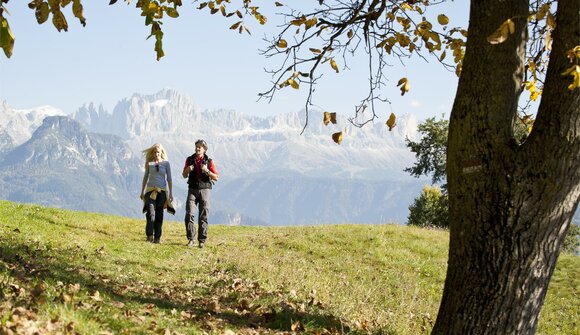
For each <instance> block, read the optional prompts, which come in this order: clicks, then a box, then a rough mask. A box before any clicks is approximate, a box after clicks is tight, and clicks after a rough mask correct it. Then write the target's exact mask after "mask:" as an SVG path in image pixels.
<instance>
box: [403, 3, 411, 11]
mask: <svg viewBox="0 0 580 335" xmlns="http://www.w3.org/2000/svg"><path fill="white" fill-rule="evenodd" d="M401 8H403V10H406V9H408V10H413V7H411V6H410V5H409V4H408V3H406V2H404V3H403V4H402V5H401Z"/></svg>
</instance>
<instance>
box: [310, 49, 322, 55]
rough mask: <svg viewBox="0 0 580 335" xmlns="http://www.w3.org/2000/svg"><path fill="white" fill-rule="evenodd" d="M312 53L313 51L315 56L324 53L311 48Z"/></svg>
mask: <svg viewBox="0 0 580 335" xmlns="http://www.w3.org/2000/svg"><path fill="white" fill-rule="evenodd" d="M310 51H312V52H313V53H315V54H319V53H321V52H322V51H320V49H314V48H310Z"/></svg>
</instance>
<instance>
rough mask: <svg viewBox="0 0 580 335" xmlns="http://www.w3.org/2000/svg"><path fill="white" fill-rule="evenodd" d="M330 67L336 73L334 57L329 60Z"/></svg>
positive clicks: (336, 66) (336, 67)
mask: <svg viewBox="0 0 580 335" xmlns="http://www.w3.org/2000/svg"><path fill="white" fill-rule="evenodd" d="M330 67H331V68H332V69H333V70H334V71H336V73H338V65H336V61H335V60H334V59H331V60H330Z"/></svg>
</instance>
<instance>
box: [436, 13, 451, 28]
mask: <svg viewBox="0 0 580 335" xmlns="http://www.w3.org/2000/svg"><path fill="white" fill-rule="evenodd" d="M437 22H439V24H440V25H442V26H444V25H446V24H448V23H449V18H448V17H447V16H445V15H444V14H439V16H437Z"/></svg>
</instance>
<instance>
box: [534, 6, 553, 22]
mask: <svg viewBox="0 0 580 335" xmlns="http://www.w3.org/2000/svg"><path fill="white" fill-rule="evenodd" d="M549 9H550V4H547V3H545V4H543V5H542V7H540V10H539V11H538V12H537V13H536V20H538V21H539V20H543V19H544V18H545V17H546V14H547V13H548V10H549Z"/></svg>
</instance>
